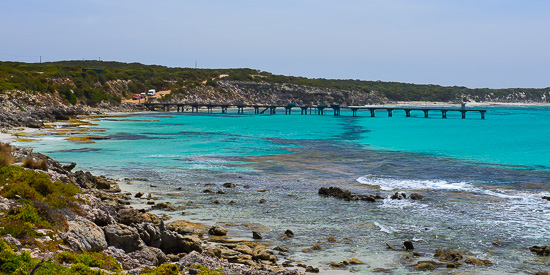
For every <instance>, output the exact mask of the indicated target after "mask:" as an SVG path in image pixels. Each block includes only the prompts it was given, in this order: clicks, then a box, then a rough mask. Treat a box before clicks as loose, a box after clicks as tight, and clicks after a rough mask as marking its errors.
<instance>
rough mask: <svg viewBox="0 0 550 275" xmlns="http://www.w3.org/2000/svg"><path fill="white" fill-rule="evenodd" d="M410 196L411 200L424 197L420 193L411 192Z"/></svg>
mask: <svg viewBox="0 0 550 275" xmlns="http://www.w3.org/2000/svg"><path fill="white" fill-rule="evenodd" d="M409 198H410V199H411V200H421V199H423V198H424V197H423V196H422V195H420V194H418V193H411V194H410V195H409Z"/></svg>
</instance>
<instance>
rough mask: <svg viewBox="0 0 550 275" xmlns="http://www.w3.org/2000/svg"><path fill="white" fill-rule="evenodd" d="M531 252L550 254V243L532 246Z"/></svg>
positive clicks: (540, 254) (542, 254) (541, 254)
mask: <svg viewBox="0 0 550 275" xmlns="http://www.w3.org/2000/svg"><path fill="white" fill-rule="evenodd" d="M529 250H531V252H533V253H536V254H537V255H539V256H550V245H549V246H531V247H529Z"/></svg>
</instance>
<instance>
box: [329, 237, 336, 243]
mask: <svg viewBox="0 0 550 275" xmlns="http://www.w3.org/2000/svg"><path fill="white" fill-rule="evenodd" d="M328 242H329V243H335V242H336V239H335V238H334V237H332V236H330V237H328Z"/></svg>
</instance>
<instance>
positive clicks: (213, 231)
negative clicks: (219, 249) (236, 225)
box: [208, 225, 227, 236]
mask: <svg viewBox="0 0 550 275" xmlns="http://www.w3.org/2000/svg"><path fill="white" fill-rule="evenodd" d="M208 234H210V235H214V236H225V235H227V228H225V227H223V226H221V225H214V226H212V227H210V229H209V230H208Z"/></svg>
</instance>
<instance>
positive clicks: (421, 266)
mask: <svg viewBox="0 0 550 275" xmlns="http://www.w3.org/2000/svg"><path fill="white" fill-rule="evenodd" d="M413 268H414V269H417V270H434V269H435V265H434V264H433V263H432V262H422V263H418V264H416V265H415V266H413Z"/></svg>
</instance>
